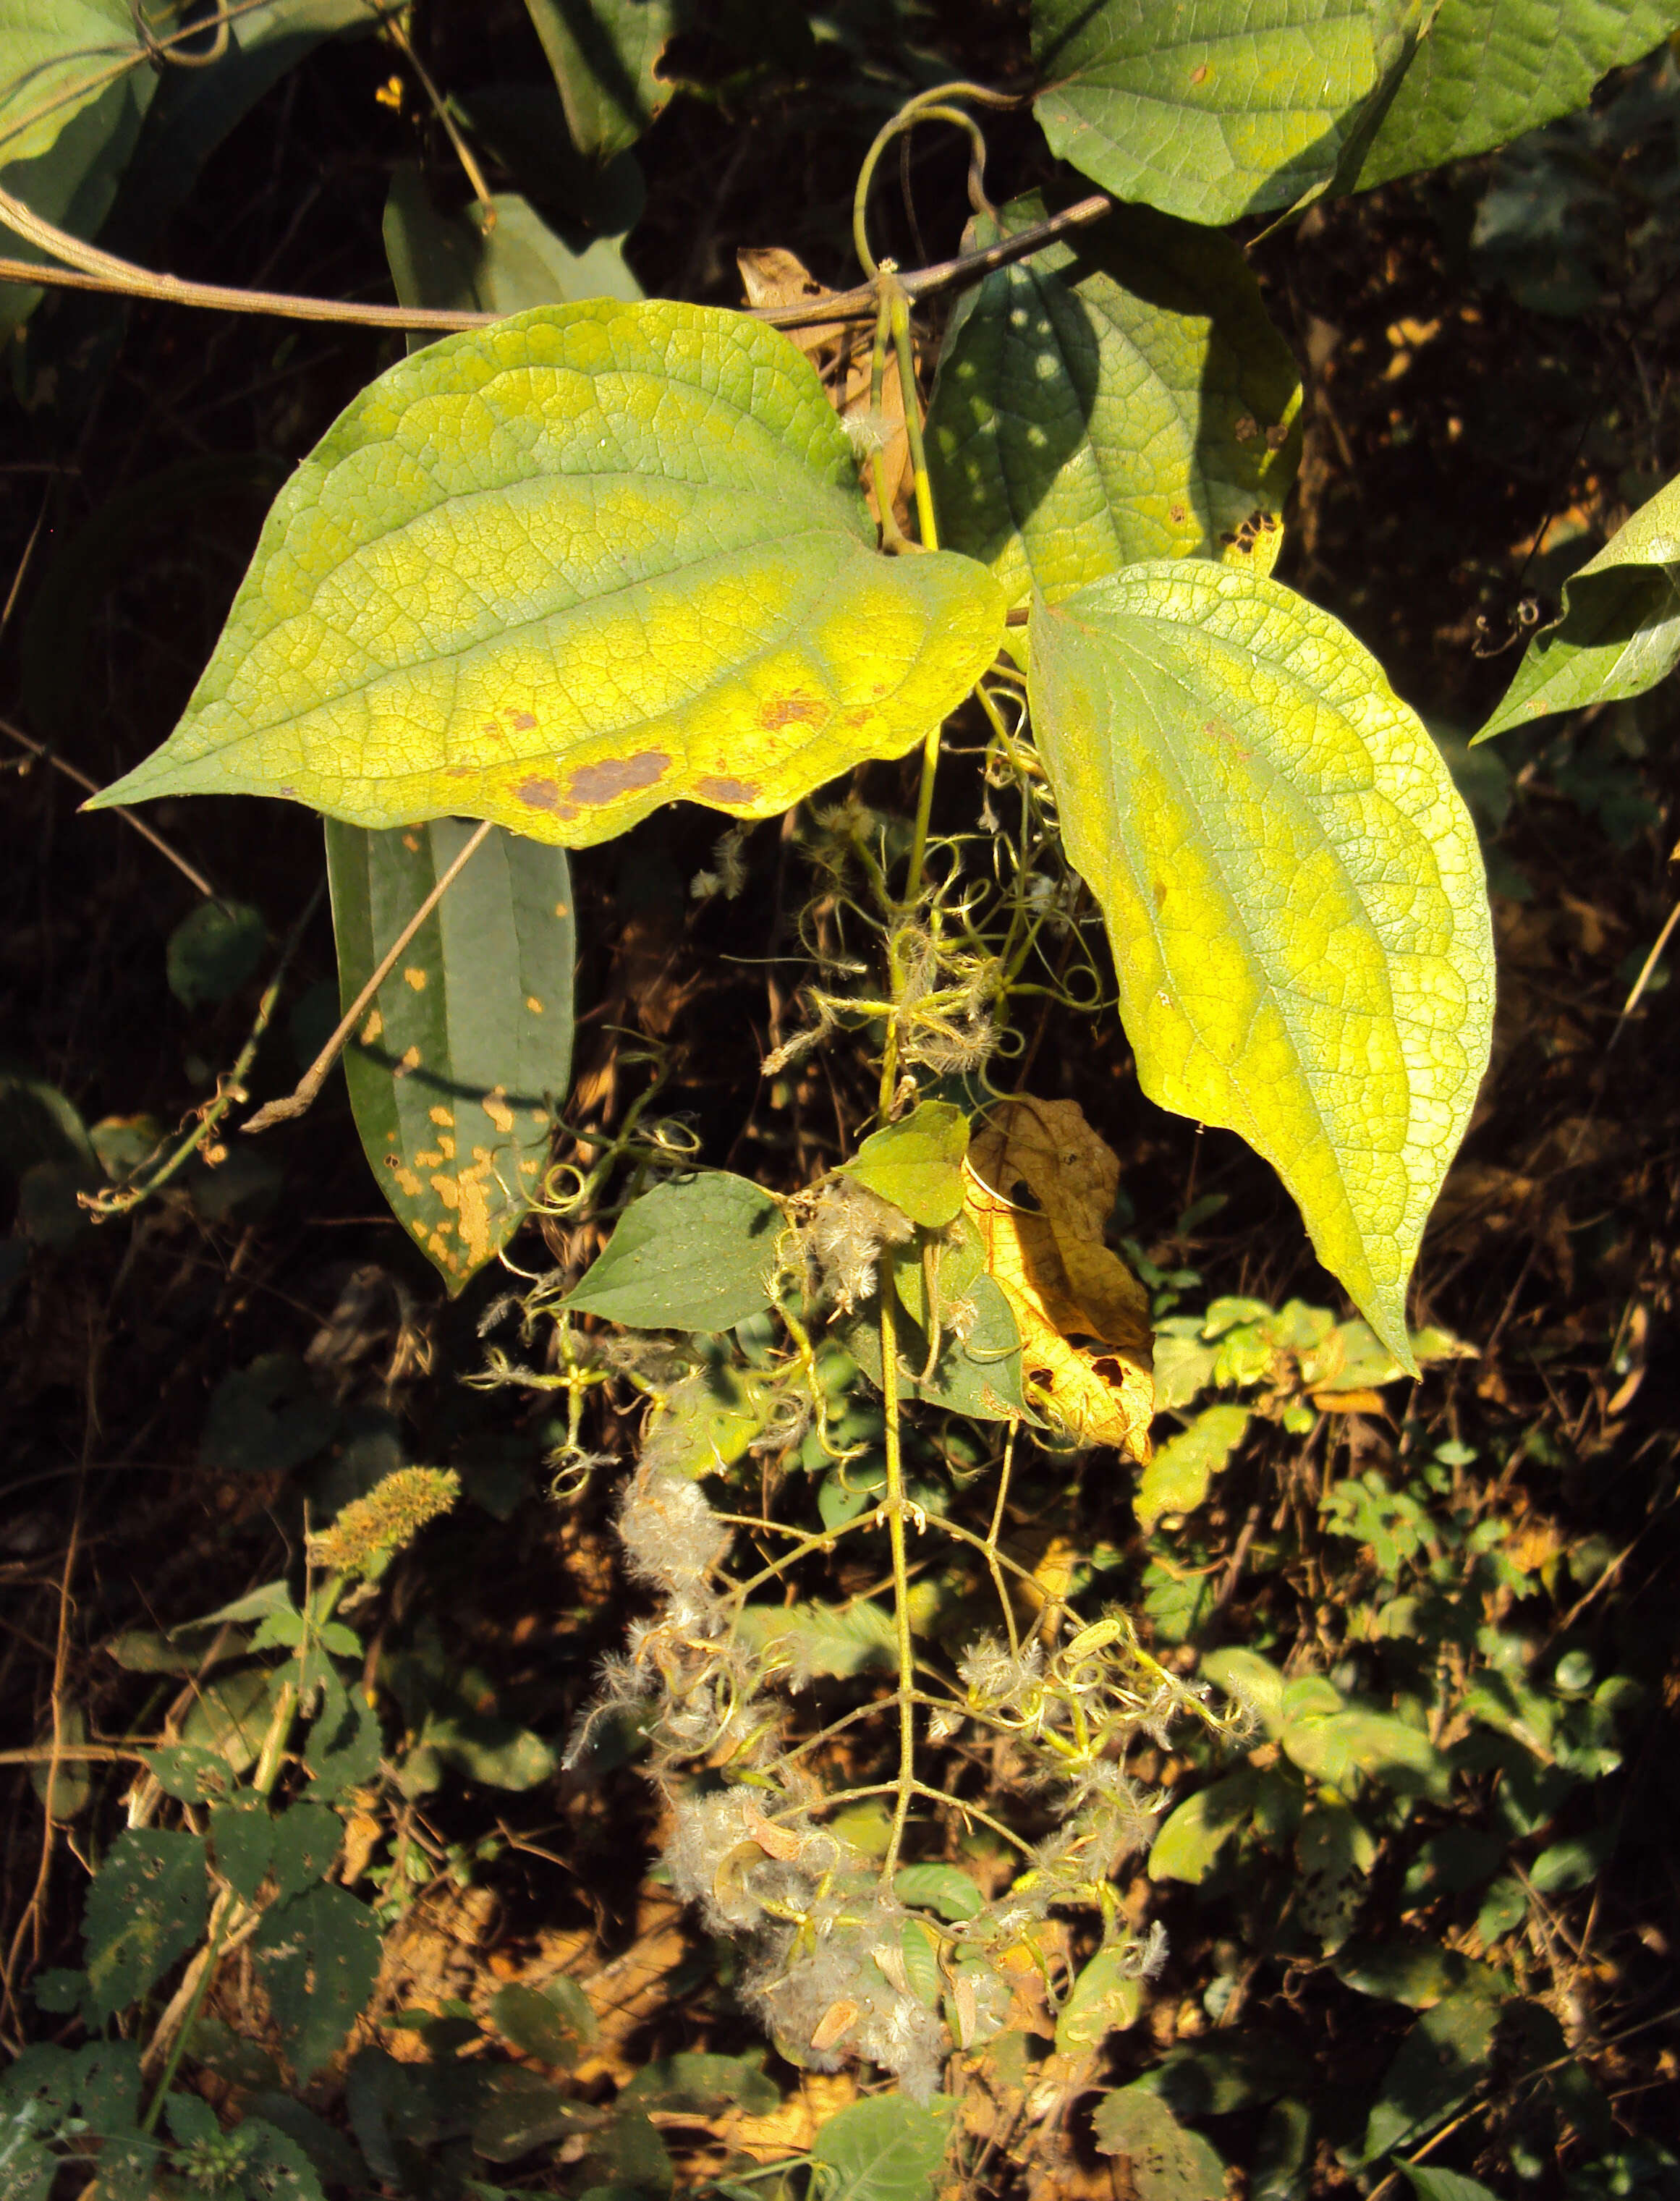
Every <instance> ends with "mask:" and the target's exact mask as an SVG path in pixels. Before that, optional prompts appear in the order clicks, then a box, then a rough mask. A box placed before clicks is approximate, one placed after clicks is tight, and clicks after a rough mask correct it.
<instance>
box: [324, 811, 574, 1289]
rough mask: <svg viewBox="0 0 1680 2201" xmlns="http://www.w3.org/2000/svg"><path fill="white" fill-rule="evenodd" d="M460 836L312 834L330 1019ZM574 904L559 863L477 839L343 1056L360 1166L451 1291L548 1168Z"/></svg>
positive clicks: (353, 830) (338, 827)
mask: <svg viewBox="0 0 1680 2201" xmlns="http://www.w3.org/2000/svg"><path fill="white" fill-rule="evenodd" d="M469 831H471V828H470V827H468V826H467V825H463V824H462V823H461V820H460V819H454V818H445V819H438V820H437V821H435V822H434V823H433V824H432V825H412V826H403V827H398V828H396V829H394V830H392V831H389V832H383V833H372V832H367V831H364V830H363V829H362V828H361V827H360V826H357V825H344V824H342V823H340V822H338V820H336V819H332V820H329V821H328V824H327V827H326V868H327V877H328V878H329V880H330V881H331V883H332V930H333V935H334V937H335V939H336V940H337V942H338V985H339V992H340V997H341V999H342V1001H343V1002H344V1007H345V1008H346V1010H348V1009H349V1007H350V1004H351V1003H352V1002H353V1001H355V999H356V998H357V996H358V995H360V993H361V989H362V988H363V986H364V985H365V984H366V983H367V980H368V979H369V978H370V977H372V975H373V971H375V970H376V969H377V968H378V966H379V962H380V960H381V959H382V958H383V957H384V956H385V954H386V953H387V952H388V951H389V949H390V947H391V942H393V941H394V940H395V939H396V938H397V936H398V934H399V933H400V932H401V931H402V929H403V927H404V926H405V925H406V924H408V922H409V921H410V920H411V919H412V918H413V916H414V912H415V911H416V910H417V909H418V908H419V907H420V904H421V902H422V901H425V899H426V895H428V894H430V893H431V892H432V889H433V888H434V887H435V886H436V884H437V883H438V879H439V878H440V877H442V876H443V872H445V871H447V870H448V868H449V865H450V864H451V863H452V862H453V861H454V860H455V858H456V856H458V855H459V854H460V853H461V848H462V847H463V846H464V844H465V842H466V840H467V834H468V832H469ZM573 907H574V906H573V894H572V874H571V870H570V867H569V866H568V865H567V860H566V852H565V850H564V849H562V848H544V847H543V846H541V845H540V844H539V843H537V842H533V841H528V840H525V839H521V838H520V837H518V836H515V835H514V834H511V833H507V832H503V831H500V830H497V831H492V832H491V833H490V836H489V837H488V839H486V841H485V843H484V845H483V846H482V847H481V848H477V849H475V850H474V852H473V854H472V855H471V856H470V857H469V858H468V859H467V865H466V867H465V869H464V870H463V871H462V872H461V873H460V874H459V876H458V877H456V878H455V881H454V882H453V883H452V884H451V885H450V886H449V888H448V889H447V890H446V891H445V893H444V895H443V900H442V901H440V902H439V903H438V907H436V908H435V909H434V910H433V911H432V914H431V915H430V916H429V917H428V918H427V919H426V922H425V924H422V925H421V927H420V930H419V931H418V932H417V933H416V934H415V935H414V938H413V939H412V940H411V941H410V942H408V946H407V947H406V948H404V949H403V951H402V955H401V956H400V957H399V958H398V960H397V967H396V968H395V969H394V970H393V971H391V976H390V977H389V978H387V979H386V981H385V983H384V985H382V986H381V987H380V989H379V993H378V995H376V996H375V998H374V1001H373V1006H372V1007H371V1008H370V1009H369V1010H368V1011H367V1013H366V1015H365V1016H364V1018H363V1019H362V1022H361V1025H360V1027H359V1028H358V1030H357V1032H356V1035H355V1038H354V1039H353V1040H352V1041H351V1042H350V1044H349V1046H347V1047H346V1048H345V1049H344V1078H345V1083H346V1084H347V1086H348V1088H349V1090H350V1108H351V1112H352V1113H353V1114H354V1115H355V1125H356V1130H357V1131H358V1133H359V1134H360V1136H361V1144H362V1149H363V1152H364V1153H366V1154H367V1159H368V1164H369V1165H370V1167H371V1168H372V1170H373V1175H374V1177H375V1178H376V1179H377V1180H378V1183H379V1189H380V1190H381V1191H382V1192H383V1193H384V1194H385V1198H386V1199H387V1200H389V1201H390V1202H391V1208H392V1211H393V1212H394V1213H395V1214H396V1216H397V1219H398V1220H399V1221H400V1222H401V1223H402V1225H403V1228H404V1229H405V1230H408V1232H409V1233H410V1234H411V1235H412V1236H413V1238H414V1242H415V1244H416V1245H417V1246H419V1247H420V1249H421V1251H422V1252H423V1253H425V1254H426V1258H427V1259H429V1260H430V1261H431V1262H432V1265H433V1266H434V1267H435V1268H436V1269H437V1270H438V1272H439V1274H440V1275H441V1276H442V1277H443V1281H444V1282H445V1283H446V1284H447V1285H448V1286H449V1290H450V1291H451V1292H458V1291H460V1290H461V1287H462V1286H463V1285H464V1284H465V1283H466V1282H467V1281H468V1279H469V1278H470V1277H473V1276H474V1275H476V1273H477V1272H478V1271H479V1270H480V1269H481V1268H483V1267H484V1265H485V1263H486V1262H487V1261H489V1260H490V1259H493V1258H494V1257H495V1255H496V1253H498V1252H499V1251H500V1250H501V1248H502V1247H503V1246H505V1245H506V1244H507V1242H508V1239H509V1238H511V1237H512V1236H513V1235H514V1231H515V1230H517V1229H518V1228H519V1226H520V1223H521V1222H522V1221H523V1220H524V1218H525V1217H526V1213H527V1212H528V1210H529V1207H530V1204H531V1195H532V1190H533V1189H534V1188H535V1187H536V1186H537V1183H539V1181H540V1179H541V1177H542V1172H543V1167H544V1165H546V1163H547V1160H548V1154H549V1134H550V1132H551V1131H552V1130H553V1127H554V1122H555V1112H556V1110H557V1109H558V1108H559V1107H560V1106H561V1103H562V1102H563V1101H564V1100H565V1098H566V1095H567V1091H568V1089H569V1088H570V1086H571V1082H572V1040H573V965H574V963H575V961H576V956H577V924H576V919H575V916H574V913H573Z"/></svg>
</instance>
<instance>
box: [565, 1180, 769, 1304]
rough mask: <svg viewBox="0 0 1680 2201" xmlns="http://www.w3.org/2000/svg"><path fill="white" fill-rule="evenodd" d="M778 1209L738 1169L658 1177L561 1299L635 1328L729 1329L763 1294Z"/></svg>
mask: <svg viewBox="0 0 1680 2201" xmlns="http://www.w3.org/2000/svg"><path fill="white" fill-rule="evenodd" d="M781 1236H782V1211H781V1209H780V1208H779V1207H778V1206H777V1205H776V1203H775V1201H774V1200H772V1199H771V1197H770V1195H769V1194H768V1193H766V1192H761V1191H760V1190H759V1189H758V1187H757V1186H756V1185H755V1184H753V1183H749V1180H748V1179H747V1178H745V1177H731V1176H730V1175H729V1174H728V1172H727V1171H724V1170H710V1171H706V1172H705V1173H704V1174H703V1175H702V1176H699V1177H684V1178H681V1179H679V1180H678V1181H677V1182H675V1183H671V1184H656V1185H655V1187H654V1189H653V1190H652V1191H651V1192H644V1193H643V1195H642V1197H641V1198H640V1199H639V1200H632V1201H631V1204H630V1206H628V1207H627V1208H626V1210H625V1212H624V1213H623V1214H622V1215H621V1216H620V1218H619V1221H618V1227H617V1229H616V1230H614V1233H613V1235H612V1238H611V1241H609V1243H608V1247H607V1250H606V1252H605V1253H602V1256H601V1257H600V1259H598V1260H597V1261H595V1262H594V1263H592V1264H591V1265H590V1268H589V1270H588V1271H587V1272H586V1273H585V1274H584V1277H583V1279H582V1281H581V1282H579V1285H578V1286H577V1288H576V1289H575V1290H574V1291H573V1293H572V1294H571V1296H570V1297H569V1298H568V1299H567V1301H566V1305H567V1307H568V1308H570V1309H573V1310H575V1311H576V1312H579V1313H581V1314H598V1315H604V1316H605V1317H606V1318H607V1319H608V1321H609V1322H622V1323H628V1324H630V1325H631V1328H632V1329H701V1330H719V1329H733V1328H734V1327H735V1325H736V1324H737V1322H744V1321H745V1320H746V1318H747V1317H748V1316H749V1314H756V1313H758V1312H759V1311H760V1309H761V1308H762V1307H765V1306H768V1305H769V1303H770V1300H771V1296H772V1290H773V1288H774V1282H775V1276H776V1268H777V1264H778V1259H779V1253H778V1247H779V1245H780V1241H781Z"/></svg>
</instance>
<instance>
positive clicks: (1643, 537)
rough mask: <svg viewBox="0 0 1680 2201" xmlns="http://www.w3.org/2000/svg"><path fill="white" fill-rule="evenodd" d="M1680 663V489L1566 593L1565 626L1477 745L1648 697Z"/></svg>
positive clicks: (1540, 638)
mask: <svg viewBox="0 0 1680 2201" xmlns="http://www.w3.org/2000/svg"><path fill="white" fill-rule="evenodd" d="M1676 660H1680V481H1671V482H1670V483H1669V484H1667V486H1666V487H1665V488H1663V489H1659V490H1658V491H1657V493H1656V495H1655V496H1654V497H1652V498H1651V499H1650V501H1649V502H1648V503H1645V504H1642V505H1641V506H1640V508H1639V509H1638V511H1637V512H1636V513H1635V514H1633V516H1632V518H1631V519H1629V520H1628V521H1627V522H1626V523H1625V525H1623V526H1621V527H1618V529H1617V530H1616V532H1615V533H1614V534H1613V535H1612V537H1611V538H1610V540H1609V541H1608V542H1607V543H1606V544H1605V546H1604V548H1603V549H1602V550H1601V551H1600V552H1599V554H1598V555H1597V556H1596V557H1595V558H1589V560H1588V561H1587V562H1586V564H1585V565H1584V566H1582V568H1581V570H1580V571H1579V572H1577V573H1576V574H1574V575H1573V576H1572V577H1571V578H1570V579H1569V580H1568V581H1566V582H1565V584H1564V592H1563V617H1562V618H1561V619H1560V620H1559V621H1558V622H1557V624H1556V625H1554V626H1551V627H1548V629H1547V630H1546V631H1545V633H1543V634H1537V635H1536V636H1535V637H1534V639H1533V640H1532V641H1531V642H1530V643H1529V646H1528V648H1527V649H1525V650H1524V653H1523V661H1522V663H1521V664H1520V665H1519V666H1518V667H1517V677H1516V678H1515V679H1514V680H1513V682H1512V683H1511V685H1510V686H1509V687H1508V688H1507V690H1506V691H1505V694H1504V696H1503V697H1502V698H1501V701H1500V705H1499V708H1498V709H1497V710H1496V711H1495V713H1494V714H1493V716H1492V717H1491V718H1490V719H1489V720H1488V723H1487V725H1485V726H1483V728H1482V730H1481V731H1480V732H1479V733H1478V734H1477V736H1476V737H1475V740H1474V741H1472V742H1471V748H1474V747H1475V746H1476V742H1486V741H1491V740H1492V738H1493V737H1494V736H1495V734H1503V733H1506V732H1508V731H1509V730H1510V729H1511V728H1512V727H1513V726H1526V725H1532V724H1533V722H1534V721H1535V720H1536V719H1543V718H1546V717H1548V715H1549V714H1550V713H1552V712H1554V711H1578V710H1582V709H1583V708H1584V707H1586V705H1588V704H1589V703H1608V702H1612V701H1616V700H1617V699H1618V697H1621V696H1639V695H1642V694H1643V693H1644V691H1645V690H1646V689H1648V688H1653V687H1654V686H1655V685H1656V684H1657V682H1658V681H1659V680H1661V679H1663V678H1665V677H1666V675H1667V674H1668V673H1670V672H1672V671H1673V669H1674V666H1675V662H1676Z"/></svg>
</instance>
